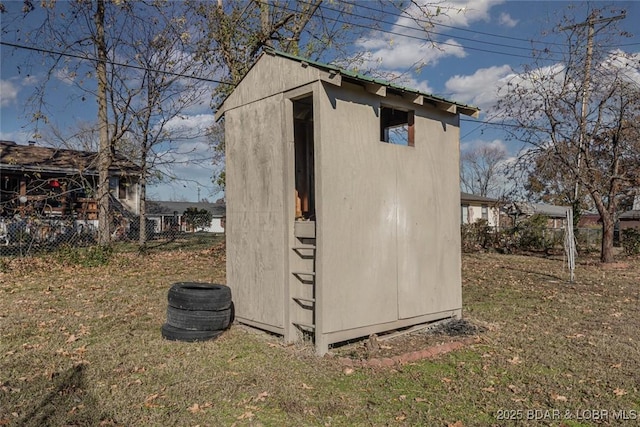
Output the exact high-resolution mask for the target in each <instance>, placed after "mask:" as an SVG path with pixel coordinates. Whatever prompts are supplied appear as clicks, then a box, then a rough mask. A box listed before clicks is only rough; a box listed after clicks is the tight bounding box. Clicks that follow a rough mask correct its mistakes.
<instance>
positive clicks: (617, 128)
mask: <svg viewBox="0 0 640 427" xmlns="http://www.w3.org/2000/svg"><path fill="white" fill-rule="evenodd" d="M569 10H570V12H572V13H576V12H577V11H576V10H575V9H569ZM600 13H601V11H597V10H596V11H592V12H591V13H590V15H589V17H588V18H587V20H586V21H585V22H578V23H576V21H577V17H576V16H575V15H569V16H568V17H565V20H564V21H563V22H562V23H561V25H559V26H558V29H557V30H556V33H558V34H564V35H566V44H565V46H567V47H566V51H565V52H564V59H563V61H562V62H557V63H552V64H551V65H548V64H549V61H548V60H549V55H551V52H553V51H557V50H558V49H560V47H559V45H554V47H553V50H549V49H547V50H543V51H540V52H536V55H537V56H536V58H537V61H536V62H534V64H533V65H530V66H527V67H525V70H524V73H522V74H521V75H519V76H517V77H514V78H513V79H512V80H511V81H510V82H509V83H508V84H507V86H506V87H505V88H503V93H502V95H503V97H502V100H501V101H500V102H499V103H498V104H497V106H496V110H497V113H498V114H499V115H500V116H501V117H504V119H505V123H507V124H509V125H510V126H508V127H506V128H505V130H506V131H508V132H511V134H512V136H513V137H514V138H515V139H517V140H519V141H523V142H525V143H526V144H527V146H528V150H527V151H526V156H527V159H528V161H529V162H534V161H535V162H538V164H540V165H541V166H543V167H542V168H538V170H537V172H539V174H538V175H537V182H536V183H535V184H536V185H537V186H538V187H539V189H538V191H540V189H542V188H546V189H550V190H551V191H552V192H555V193H556V194H560V193H562V194H564V195H565V196H566V195H569V196H570V197H569V198H570V200H569V201H570V202H571V204H572V205H574V206H576V207H577V206H579V205H580V204H581V196H582V195H583V194H586V195H588V197H589V199H590V200H591V202H592V203H593V206H595V208H596V209H597V210H598V213H599V214H600V217H601V219H602V230H603V239H602V248H601V256H600V258H601V261H602V262H612V261H613V259H614V257H613V228H614V223H615V218H616V214H617V211H618V203H619V201H620V199H621V197H624V196H625V195H626V194H628V193H629V191H631V189H633V188H634V187H637V186H638V185H639V184H640V182H639V181H638V164H640V151H639V150H638V139H637V137H638V121H637V118H638V117H640V102H639V100H640V88H639V86H638V82H637V81H636V80H634V78H635V77H634V76H635V75H637V73H638V71H639V67H638V64H637V61H635V62H634V61H633V60H632V57H631V56H630V55H629V54H627V53H625V52H623V51H621V50H619V49H615V48H612V47H611V46H615V45H616V42H618V44H619V39H620V37H622V36H623V35H624V34H623V33H621V32H620V31H618V30H617V28H616V20H618V19H621V18H622V17H624V14H618V13H617V11H613V12H611V13H612V16H611V17H609V18H605V17H603V16H602V15H600ZM543 61H545V62H543ZM543 64H544V65H543ZM513 125H515V126H513ZM525 163H526V162H525ZM545 168H546V169H545ZM552 168H553V169H552ZM554 169H555V172H556V173H550V172H554ZM545 172H546V173H545ZM553 187H556V188H555V189H554V188H553Z"/></svg>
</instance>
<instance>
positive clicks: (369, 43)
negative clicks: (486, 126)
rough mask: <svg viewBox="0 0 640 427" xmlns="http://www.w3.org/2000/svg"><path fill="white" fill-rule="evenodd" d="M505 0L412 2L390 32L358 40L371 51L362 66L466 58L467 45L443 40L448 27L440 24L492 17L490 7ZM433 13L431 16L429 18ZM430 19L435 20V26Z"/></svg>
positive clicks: (400, 67) (401, 67) (459, 24)
mask: <svg viewBox="0 0 640 427" xmlns="http://www.w3.org/2000/svg"><path fill="white" fill-rule="evenodd" d="M502 2H503V1H502V0H473V1H471V0H454V1H445V2H436V3H430V2H427V3H425V4H423V5H420V4H418V3H412V4H411V5H410V6H409V7H408V8H407V9H405V11H404V13H403V15H402V16H400V17H398V19H397V20H396V22H395V23H394V25H393V26H392V27H391V29H390V32H381V31H374V32H372V33H370V34H369V35H368V36H367V37H364V38H361V39H360V40H358V41H356V46H357V47H358V48H359V49H360V50H362V51H365V52H368V55H367V56H366V58H367V59H366V60H365V62H364V64H363V68H375V67H376V66H377V67H380V68H382V69H386V70H403V71H404V70H407V69H409V68H411V67H423V66H425V65H427V66H428V65H435V64H437V63H438V61H439V60H441V59H443V58H447V57H456V58H464V57H465V56H466V53H465V51H464V47H463V46H462V45H461V44H460V43H459V42H457V41H456V40H454V39H452V38H448V39H446V40H445V41H442V40H441V39H442V38H441V37H439V35H438V34H434V33H433V32H431V33H430V32H429V30H433V31H436V32H437V33H439V34H441V33H442V32H443V31H447V30H446V28H445V27H438V26H437V24H438V23H441V24H446V25H451V26H457V27H468V26H469V25H470V24H471V23H472V22H475V21H480V20H482V21H489V19H490V16H489V10H490V9H491V8H492V7H493V6H495V5H497V4H500V3H502ZM426 16H430V17H431V18H426ZM430 22H432V23H434V24H436V26H435V27H434V26H432V25H431V24H430Z"/></svg>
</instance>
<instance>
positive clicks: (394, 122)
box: [380, 107, 415, 147]
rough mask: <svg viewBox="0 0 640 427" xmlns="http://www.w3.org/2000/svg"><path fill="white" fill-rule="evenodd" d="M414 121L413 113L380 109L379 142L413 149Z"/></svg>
mask: <svg viewBox="0 0 640 427" xmlns="http://www.w3.org/2000/svg"><path fill="white" fill-rule="evenodd" d="M414 121H415V114H414V112H413V111H403V110H397V109H395V108H390V107H380V140H381V141H383V142H388V143H389V144H395V145H406V146H409V147H413V146H414V145H415V141H414Z"/></svg>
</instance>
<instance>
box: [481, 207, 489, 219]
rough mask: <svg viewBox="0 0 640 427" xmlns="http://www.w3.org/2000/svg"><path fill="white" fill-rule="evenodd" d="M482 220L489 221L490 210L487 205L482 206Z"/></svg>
mask: <svg viewBox="0 0 640 427" xmlns="http://www.w3.org/2000/svg"><path fill="white" fill-rule="evenodd" d="M482 219H484V220H486V221H489V208H488V207H487V205H482Z"/></svg>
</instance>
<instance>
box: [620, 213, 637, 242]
mask: <svg viewBox="0 0 640 427" xmlns="http://www.w3.org/2000/svg"><path fill="white" fill-rule="evenodd" d="M634 207H635V206H634ZM618 224H619V227H620V240H621V241H622V240H624V231H625V230H628V229H631V228H635V229H638V230H639V231H640V209H638V210H630V211H626V212H623V213H621V214H620V215H619V216H618Z"/></svg>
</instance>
